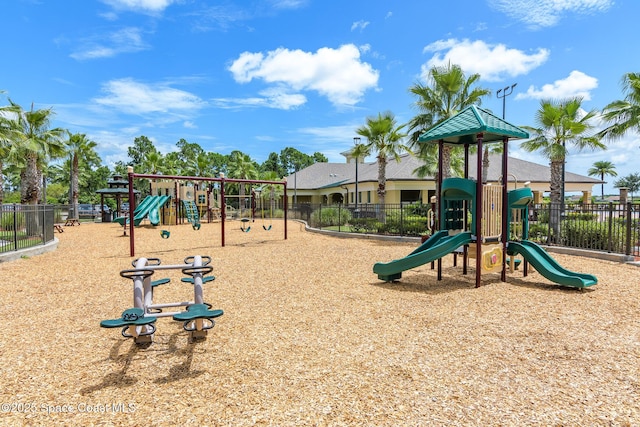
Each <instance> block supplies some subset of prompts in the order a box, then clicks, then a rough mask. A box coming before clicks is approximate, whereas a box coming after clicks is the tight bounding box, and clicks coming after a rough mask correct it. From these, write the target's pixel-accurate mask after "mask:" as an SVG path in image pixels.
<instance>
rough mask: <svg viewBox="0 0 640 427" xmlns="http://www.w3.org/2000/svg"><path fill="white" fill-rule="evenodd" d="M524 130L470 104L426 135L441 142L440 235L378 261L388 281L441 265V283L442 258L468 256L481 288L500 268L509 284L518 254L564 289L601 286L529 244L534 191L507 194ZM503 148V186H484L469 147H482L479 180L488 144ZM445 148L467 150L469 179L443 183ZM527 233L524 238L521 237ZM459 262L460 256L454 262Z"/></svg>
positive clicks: (380, 275) (423, 138)
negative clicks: (515, 143)
mask: <svg viewBox="0 0 640 427" xmlns="http://www.w3.org/2000/svg"><path fill="white" fill-rule="evenodd" d="M528 136H529V135H528V133H527V132H525V131H524V130H522V129H520V128H518V127H516V126H514V125H511V124H509V123H507V122H506V121H504V120H502V119H500V118H498V117H496V116H494V115H493V114H491V113H489V112H488V111H485V110H483V109H481V108H478V107H476V106H470V107H468V108H466V109H464V110H463V111H461V112H460V113H458V114H457V115H456V116H453V117H451V118H449V119H447V120H445V121H444V122H442V123H440V124H439V125H437V126H435V127H433V128H432V129H431V130H429V131H428V132H426V133H425V134H423V135H421V136H420V138H419V141H420V142H422V143H433V142H437V143H438V151H439V164H438V171H439V173H438V177H439V178H438V190H439V194H440V198H439V203H440V209H439V214H440V217H439V221H438V226H439V231H437V232H436V233H434V234H433V235H432V236H431V237H430V238H429V239H428V240H427V241H425V242H424V243H423V244H421V245H420V246H419V247H418V248H416V249H415V250H414V251H413V252H411V253H410V254H409V255H407V256H406V257H404V258H401V259H398V260H394V261H391V262H387V263H376V264H375V265H374V266H373V272H374V273H376V274H377V275H378V278H379V279H381V280H384V281H387V282H391V281H395V280H399V279H400V278H401V277H402V272H403V271H406V270H409V269H412V268H415V267H418V266H420V265H423V264H426V263H429V262H431V263H433V262H435V261H437V265H438V280H441V279H442V258H443V257H444V256H446V255H448V254H450V253H454V254H456V253H458V252H462V255H463V259H464V264H463V274H466V273H467V265H468V259H469V258H471V259H475V285H476V287H479V286H480V284H481V278H482V272H483V271H484V272H491V271H495V270H498V269H500V270H501V280H502V281H503V282H505V281H506V271H507V255H509V257H510V262H509V263H508V264H509V266H510V270H511V271H513V270H514V267H515V264H516V260H515V256H516V255H521V256H522V258H523V259H524V268H523V271H524V275H525V276H526V275H527V272H528V263H531V265H533V267H534V268H535V269H536V270H537V271H538V272H539V273H540V274H541V275H543V276H544V277H546V278H547V279H549V280H551V281H553V282H555V283H558V284H560V285H563V286H569V287H577V288H585V287H588V286H593V285H595V284H597V278H596V277H595V276H593V275H591V274H583V273H576V272H572V271H569V270H566V269H564V268H563V267H562V266H560V265H559V264H558V263H557V262H556V261H555V260H554V259H553V258H552V257H551V256H550V255H549V254H548V253H547V252H546V251H545V250H544V249H543V248H542V247H540V246H539V245H537V244H535V243H533V242H531V241H529V240H527V238H528V232H529V231H528V229H529V224H528V209H529V208H528V206H529V204H530V202H531V201H532V199H533V193H532V192H531V189H529V188H521V189H516V190H513V191H511V192H507V175H508V168H507V166H508V142H509V138H527V137H528ZM497 141H501V142H502V144H503V150H502V152H503V158H502V178H501V185H497V186H496V185H494V186H491V185H483V183H482V181H481V180H478V179H476V180H472V179H470V178H469V146H470V145H471V144H474V145H477V153H479V154H478V156H477V169H476V177H480V176H482V156H481V155H480V153H482V152H483V143H488V142H497ZM444 144H453V145H463V146H464V178H447V179H444V180H443V179H442V170H443V165H442V154H443V147H444ZM520 230H521V236H518V234H519V232H520ZM454 260H455V258H454Z"/></svg>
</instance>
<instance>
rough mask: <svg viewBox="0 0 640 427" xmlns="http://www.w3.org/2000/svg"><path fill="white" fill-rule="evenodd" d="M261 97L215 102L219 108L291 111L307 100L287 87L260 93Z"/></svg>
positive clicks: (217, 99) (274, 88)
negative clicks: (263, 108)
mask: <svg viewBox="0 0 640 427" xmlns="http://www.w3.org/2000/svg"><path fill="white" fill-rule="evenodd" d="M259 95H261V96H260V97H250V98H216V99H214V100H213V102H214V103H215V105H216V106H218V107H219V108H227V109H235V108H241V107H267V108H277V109H280V110H291V109H294V108H297V107H299V106H301V105H304V104H305V103H306V102H307V98H306V97H305V96H304V95H302V94H299V93H291V92H290V91H289V90H288V89H287V88H285V87H272V88H267V89H265V90H263V91H261V92H260V93H259Z"/></svg>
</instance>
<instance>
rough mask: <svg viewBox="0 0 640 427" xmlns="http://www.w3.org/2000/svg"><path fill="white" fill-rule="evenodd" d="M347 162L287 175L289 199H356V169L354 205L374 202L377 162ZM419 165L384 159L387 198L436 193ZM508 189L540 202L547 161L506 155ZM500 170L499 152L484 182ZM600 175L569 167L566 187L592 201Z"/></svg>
mask: <svg viewBox="0 0 640 427" xmlns="http://www.w3.org/2000/svg"><path fill="white" fill-rule="evenodd" d="M342 154H343V155H344V156H345V158H346V162H345V163H315V164H313V165H311V166H309V167H308V168H305V169H303V170H301V171H298V172H297V173H293V174H291V175H289V176H288V177H286V180H287V195H288V199H289V200H288V202H289V204H291V203H295V202H296V201H297V203H313V204H317V203H325V204H326V203H346V204H349V205H352V204H355V194H356V169H357V175H358V178H357V181H358V204H359V205H360V204H376V203H378V194H377V188H378V164H377V162H362V161H360V162H358V163H357V165H356V161H355V159H354V158H353V157H351V156H350V155H349V152H346V153H342ZM469 164H470V165H475V164H476V157H475V155H473V154H472V155H470V156H469ZM420 166H421V161H420V160H419V159H417V158H415V157H414V156H412V155H410V154H404V155H402V156H401V159H400V162H396V161H395V160H394V159H390V160H389V162H388V163H387V168H386V175H387V186H386V188H387V193H386V197H385V203H388V204H393V203H398V204H399V203H412V202H417V201H422V202H423V203H428V202H429V198H430V197H431V196H432V195H434V194H435V188H436V182H435V180H434V177H432V176H430V177H426V178H419V177H417V176H416V175H415V173H414V171H415V170H416V169H417V168H418V167H420ZM469 169H470V170H469V175H470V176H469V177H470V178H472V179H475V178H476V176H475V170H472V169H475V168H473V167H470V168H469ZM508 170H509V173H508V177H507V179H508V184H509V189H510V190H511V189H514V188H521V187H523V186H524V185H527V186H529V187H530V188H531V190H532V191H533V194H534V201H535V203H540V202H541V201H542V197H543V195H544V194H545V193H548V192H549V191H550V188H549V178H550V176H551V174H550V168H549V166H545V165H540V164H537V163H532V162H528V161H526V160H521V159H516V158H513V157H509V164H508ZM501 172H502V155H501V154H492V155H491V156H490V163H489V174H488V182H489V183H495V185H498V183H499V181H500V179H501V177H500V175H501ZM600 183H601V181H600V180H599V179H594V178H591V177H588V176H583V175H578V174H575V173H572V172H568V171H567V172H566V174H565V191H566V192H567V193H575V192H579V193H582V199H583V200H585V201H586V202H587V203H590V202H591V192H592V189H593V186H594V185H596V184H600Z"/></svg>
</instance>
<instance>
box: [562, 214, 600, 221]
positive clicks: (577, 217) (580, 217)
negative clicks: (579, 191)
mask: <svg viewBox="0 0 640 427" xmlns="http://www.w3.org/2000/svg"><path fill="white" fill-rule="evenodd" d="M566 219H567V220H569V221H595V220H596V219H598V214H595V213H591V212H569V213H568V214H567V218H566Z"/></svg>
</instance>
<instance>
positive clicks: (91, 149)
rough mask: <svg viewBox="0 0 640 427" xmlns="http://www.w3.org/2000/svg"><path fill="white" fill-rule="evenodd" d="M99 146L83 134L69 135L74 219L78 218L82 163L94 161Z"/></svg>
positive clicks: (68, 147) (68, 148)
mask: <svg viewBox="0 0 640 427" xmlns="http://www.w3.org/2000/svg"><path fill="white" fill-rule="evenodd" d="M97 145H98V144H96V143H95V142H93V141H91V140H90V139H89V138H87V135H85V134H83V133H75V134H71V133H69V139H68V140H67V152H68V153H69V155H70V156H71V165H70V166H71V200H70V202H71V204H72V205H73V212H74V214H73V218H77V217H78V197H79V180H80V163H81V162H84V161H87V162H89V161H93V160H95V159H96V158H97V157H98V155H97V153H96V152H95V148H96V146H97Z"/></svg>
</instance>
